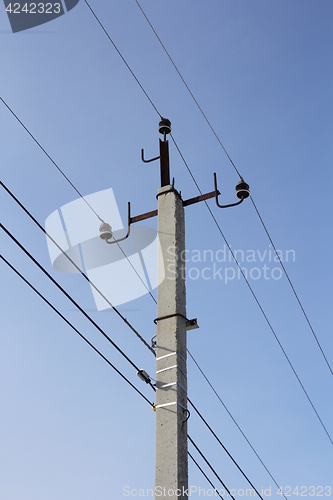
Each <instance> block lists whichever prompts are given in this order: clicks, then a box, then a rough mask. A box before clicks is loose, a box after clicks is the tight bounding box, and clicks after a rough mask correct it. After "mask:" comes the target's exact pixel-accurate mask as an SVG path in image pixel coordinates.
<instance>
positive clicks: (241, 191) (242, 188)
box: [236, 179, 250, 200]
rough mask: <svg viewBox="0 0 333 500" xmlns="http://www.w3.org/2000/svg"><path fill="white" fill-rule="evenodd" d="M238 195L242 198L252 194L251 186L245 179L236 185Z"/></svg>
mask: <svg viewBox="0 0 333 500" xmlns="http://www.w3.org/2000/svg"><path fill="white" fill-rule="evenodd" d="M236 196H237V198H239V199H240V200H241V199H243V200H245V199H246V198H248V197H249V196H250V186H249V185H248V184H247V183H246V182H245V181H243V179H242V180H241V181H240V182H239V183H238V184H237V186H236Z"/></svg>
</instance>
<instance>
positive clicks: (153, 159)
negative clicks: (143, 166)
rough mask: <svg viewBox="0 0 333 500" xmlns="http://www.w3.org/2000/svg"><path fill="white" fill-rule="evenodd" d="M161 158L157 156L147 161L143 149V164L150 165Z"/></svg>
mask: <svg viewBox="0 0 333 500" xmlns="http://www.w3.org/2000/svg"><path fill="white" fill-rule="evenodd" d="M159 158H160V157H159V156H156V157H155V158H151V159H150V160H145V152H144V150H143V149H141V160H142V161H143V163H150V162H151V161H155V160H159Z"/></svg>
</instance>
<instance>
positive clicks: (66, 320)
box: [0, 255, 233, 498]
mask: <svg viewBox="0 0 333 500" xmlns="http://www.w3.org/2000/svg"><path fill="white" fill-rule="evenodd" d="M0 259H2V260H3V261H4V262H5V264H7V266H8V267H9V268H10V269H11V270H12V271H14V272H15V273H16V274H17V275H18V276H19V277H20V278H21V279H22V280H23V281H24V283H26V284H27V285H28V286H29V287H30V288H31V289H32V290H33V291H34V292H35V293H36V294H37V295H38V296H39V297H40V298H41V299H42V300H43V301H44V302H45V303H46V304H47V305H48V306H49V307H50V308H51V309H52V310H53V311H54V312H55V313H56V314H57V315H58V316H59V317H60V318H61V319H62V320H63V321H65V323H67V325H69V326H70V327H71V328H72V329H73V330H74V331H75V332H76V333H77V334H78V335H79V337H81V338H82V340H84V341H85V342H86V343H87V344H88V346H89V347H91V348H92V349H93V350H94V351H95V352H96V353H97V354H98V355H99V356H100V357H101V358H102V359H103V360H104V361H105V362H106V363H107V364H108V365H109V366H111V368H112V369H113V370H115V372H116V373H118V375H120V376H121V377H122V379H123V380H125V382H127V384H128V385H130V387H132V389H134V390H135V391H136V392H137V393H138V394H139V395H140V396H141V397H142V398H143V399H144V400H145V401H146V402H147V403H148V404H149V406H151V407H154V403H152V402H151V401H149V399H148V398H147V397H146V396H145V395H144V394H143V393H142V392H141V391H140V390H139V389H138V388H137V387H136V386H135V385H134V384H132V382H131V381H130V380H129V379H128V378H127V377H126V376H125V375H124V374H123V373H122V372H121V371H120V370H118V368H116V367H115V366H114V365H113V364H112V363H111V362H110V361H109V360H108V359H107V358H106V357H105V356H104V355H103V354H102V353H101V351H99V350H98V349H97V348H96V347H95V346H94V345H93V344H92V343H91V342H90V341H89V340H88V339H87V338H86V337H85V336H84V335H83V334H82V333H81V332H80V331H79V330H78V329H77V328H76V327H75V326H74V325H73V324H72V323H71V322H70V321H69V320H68V319H67V318H66V317H65V316H64V315H63V314H62V313H61V312H60V311H59V310H58V309H57V308H56V307H55V306H54V305H53V304H51V302H50V301H49V300H48V299H46V297H45V296H44V295H43V294H42V293H41V292H39V291H38V290H37V289H36V288H35V287H34V286H33V285H32V284H31V282H30V281H29V280H27V279H26V278H25V277H24V276H23V275H22V274H21V273H20V272H19V271H18V270H17V269H16V268H15V267H14V266H13V265H12V264H11V263H10V262H9V261H8V260H7V259H6V258H5V257H3V255H0ZM153 389H154V390H155V388H153ZM188 437H189V439H190V441H191V442H192V444H193V446H195V448H196V449H197V451H198V452H199V453H200V455H201V456H202V457H203V459H204V460H205V461H206V463H207V464H208V465H209V467H210V468H211V470H212V471H213V472H214V474H215V475H216V477H218V478H219V476H218V475H217V474H216V472H215V471H214V469H213V468H212V466H211V465H210V464H209V462H208V460H207V459H206V457H205V456H204V455H203V453H202V452H201V450H200V449H199V448H198V446H197V445H196V444H195V443H194V441H193V440H192V439H191V438H190V436H188ZM188 455H189V456H190V458H191V459H192V460H193V462H194V463H195V465H196V466H197V467H198V469H199V470H200V472H201V473H202V474H203V475H204V477H205V478H206V479H207V481H208V482H209V484H210V485H211V486H212V487H213V488H214V490H216V488H215V486H214V485H213V483H212V482H211V481H210V480H209V478H208V476H207V475H206V474H205V473H204V471H203V470H202V468H201V467H200V466H199V464H198V463H197V462H196V460H195V459H194V458H193V456H192V455H191V454H190V453H189V452H188ZM219 480H220V482H221V484H223V486H224V488H225V489H226V490H227V491H228V492H229V490H228V489H227V488H226V486H225V485H224V483H223V482H222V480H221V479H220V478H219ZM217 494H218V496H219V497H220V498H223V497H221V495H220V494H219V493H218V492H217ZM232 498H233V497H232Z"/></svg>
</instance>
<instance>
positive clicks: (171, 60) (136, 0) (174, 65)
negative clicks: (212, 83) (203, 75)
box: [135, 0, 242, 179]
mask: <svg viewBox="0 0 333 500" xmlns="http://www.w3.org/2000/svg"><path fill="white" fill-rule="evenodd" d="M135 3H136V4H137V6H138V7H139V9H140V10H141V12H142V14H143V15H144V17H145V19H146V21H147V23H148V24H149V26H150V27H151V29H152V31H153V33H154V35H155V36H156V38H157V40H158V41H159V42H160V45H161V47H162V48H163V50H164V52H165V53H166V55H167V56H168V58H169V60H170V62H171V64H172V65H173V67H174V68H175V70H176V71H177V73H178V76H179V77H180V79H181V81H182V82H183V84H184V85H185V87H186V89H187V90H188V92H189V94H190V96H191V97H192V99H193V101H194V102H195V104H196V105H197V107H198V109H199V111H200V113H201V114H202V116H203V117H204V119H205V120H206V122H207V124H208V126H209V128H210V129H211V131H212V132H213V134H214V135H215V137H216V139H217V140H218V142H219V144H220V146H221V147H222V149H223V151H224V152H225V154H226V155H227V157H228V159H229V161H230V163H231V165H232V166H233V167H234V169H235V171H236V172H237V174H238V175H239V177H240V178H241V179H242V176H241V174H240V173H239V171H238V169H237V167H236V165H235V164H234V162H233V161H232V159H231V157H230V156H229V154H228V152H227V150H226V148H225V147H224V146H223V144H222V141H221V140H220V138H219V137H218V135H217V133H216V132H215V130H214V128H213V126H212V124H211V123H210V121H209V120H208V118H207V116H206V115H205V113H204V112H203V110H202V108H201V106H200V105H199V103H198V101H197V100H196V98H195V97H194V95H193V93H192V92H191V90H190V88H189V86H188V85H187V83H186V81H185V80H184V78H183V76H182V74H181V73H180V71H179V69H178V68H177V66H176V64H175V63H174V61H173V59H172V57H171V56H170V54H169V52H168V51H167V49H166V48H165V46H164V44H163V42H162V40H161V39H160V37H159V36H158V34H157V32H156V31H155V29H154V27H153V25H152V24H151V22H150V21H149V19H148V17H147V15H146V13H145V12H144V10H143V8H142V7H141V5H140V4H139V2H138V0H135Z"/></svg>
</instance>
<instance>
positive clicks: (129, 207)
mask: <svg viewBox="0 0 333 500" xmlns="http://www.w3.org/2000/svg"><path fill="white" fill-rule="evenodd" d="M130 229H131V203H130V202H128V222H127V234H126V236H124V237H123V238H119V240H115V239H114V240H113V241H108V240H105V241H106V243H107V244H108V245H113V243H119V242H120V241H124V240H126V239H127V238H128V237H129V235H130Z"/></svg>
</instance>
